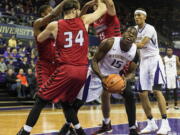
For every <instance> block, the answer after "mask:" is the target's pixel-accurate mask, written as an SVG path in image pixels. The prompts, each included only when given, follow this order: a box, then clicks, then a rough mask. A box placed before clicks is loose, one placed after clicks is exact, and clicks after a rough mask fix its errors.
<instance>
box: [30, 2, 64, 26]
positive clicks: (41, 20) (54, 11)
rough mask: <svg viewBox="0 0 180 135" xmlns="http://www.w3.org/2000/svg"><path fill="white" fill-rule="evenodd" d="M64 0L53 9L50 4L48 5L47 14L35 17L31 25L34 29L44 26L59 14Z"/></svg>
mask: <svg viewBox="0 0 180 135" xmlns="http://www.w3.org/2000/svg"><path fill="white" fill-rule="evenodd" d="M65 1H66V0H64V1H62V2H61V3H60V4H58V5H57V6H56V7H55V8H54V9H52V8H51V7H50V6H49V9H47V10H49V11H51V12H50V13H49V14H47V15H45V16H43V17H42V18H39V19H37V20H36V21H35V22H34V24H33V26H34V28H35V29H39V28H40V27H42V26H46V25H47V24H49V23H50V22H51V21H52V20H53V19H54V18H55V17H57V16H59V15H60V13H61V12H62V7H63V5H64V2H65ZM44 6H47V5H44ZM41 8H42V10H43V6H42V7H41ZM41 16H42V15H41Z"/></svg>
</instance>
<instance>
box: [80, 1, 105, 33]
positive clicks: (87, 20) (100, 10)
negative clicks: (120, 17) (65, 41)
mask: <svg viewBox="0 0 180 135" xmlns="http://www.w3.org/2000/svg"><path fill="white" fill-rule="evenodd" d="M97 1H98V2H97V6H98V7H97V9H96V10H95V11H94V12H93V13H91V14H86V15H83V16H81V19H82V20H83V22H84V24H85V27H86V29H87V30H88V27H89V24H91V23H93V22H95V21H96V20H98V19H99V18H100V17H101V16H102V15H104V14H105V13H106V11H107V8H106V5H105V4H104V3H103V2H101V0H97Z"/></svg>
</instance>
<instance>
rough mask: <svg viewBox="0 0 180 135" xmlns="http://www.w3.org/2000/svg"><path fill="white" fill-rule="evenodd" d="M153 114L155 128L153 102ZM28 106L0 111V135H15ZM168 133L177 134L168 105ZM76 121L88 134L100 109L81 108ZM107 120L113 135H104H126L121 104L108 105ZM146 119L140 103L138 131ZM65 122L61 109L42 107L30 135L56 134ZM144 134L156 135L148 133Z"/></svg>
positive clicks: (177, 118)
mask: <svg viewBox="0 0 180 135" xmlns="http://www.w3.org/2000/svg"><path fill="white" fill-rule="evenodd" d="M152 107H153V114H154V117H155V119H156V122H157V124H158V125H160V123H161V121H160V120H159V119H160V118H161V117H160V113H159V110H158V106H157V103H154V104H153V105H152ZM29 110H30V107H13V108H0V135H16V133H17V132H18V130H19V129H20V128H21V127H22V125H23V124H24V122H25V120H26V118H27V115H28V113H29ZM167 112H168V117H169V122H170V126H171V128H172V131H171V132H170V133H169V135H180V110H175V109H174V108H173V106H172V105H171V107H170V109H169V110H168V111H167ZM79 119H80V122H81V125H82V126H83V128H85V131H86V133H87V135H91V133H93V132H94V131H95V130H96V129H97V128H98V127H99V126H100V125H99V124H101V121H102V113H101V107H100V106H84V107H83V108H82V109H81V110H80V112H79ZM111 120H112V125H113V132H112V133H109V134H108V133H107V134H105V135H127V134H128V125H127V116H126V112H125V109H124V105H122V104H118V105H112V108H111ZM145 120H146V117H145V114H144V112H143V110H142V108H141V105H140V104H137V121H138V125H139V128H140V129H142V128H144V127H145V126H146V122H145ZM64 122H65V120H64V117H63V113H62V110H61V109H52V108H46V109H44V110H43V112H42V114H41V116H40V119H39V120H38V122H37V124H36V125H35V127H34V128H33V130H32V135H57V132H58V130H59V129H60V127H61V126H62V125H63V123H64ZM148 135H156V133H151V134H148Z"/></svg>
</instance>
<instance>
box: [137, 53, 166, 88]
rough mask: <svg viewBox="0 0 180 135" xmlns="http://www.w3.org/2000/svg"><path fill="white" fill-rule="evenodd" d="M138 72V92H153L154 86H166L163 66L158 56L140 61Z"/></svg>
mask: <svg viewBox="0 0 180 135" xmlns="http://www.w3.org/2000/svg"><path fill="white" fill-rule="evenodd" d="M139 68H140V71H139V81H140V82H139V86H138V88H139V90H149V91H152V90H153V86H154V85H156V84H163V85H165V84H166V80H165V71H164V64H163V62H162V59H161V57H160V56H153V57H147V58H144V59H141V61H140V67H139Z"/></svg>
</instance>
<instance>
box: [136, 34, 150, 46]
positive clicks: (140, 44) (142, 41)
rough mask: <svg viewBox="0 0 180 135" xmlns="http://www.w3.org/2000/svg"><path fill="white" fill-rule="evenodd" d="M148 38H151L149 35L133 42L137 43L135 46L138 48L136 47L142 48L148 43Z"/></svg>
mask: <svg viewBox="0 0 180 135" xmlns="http://www.w3.org/2000/svg"><path fill="white" fill-rule="evenodd" d="M150 40H151V39H150V38H149V37H144V38H143V39H142V40H141V41H140V42H138V43H135V44H136V45H137V48H138V49H141V48H143V47H144V46H145V45H146V44H147V43H149V42H150Z"/></svg>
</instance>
